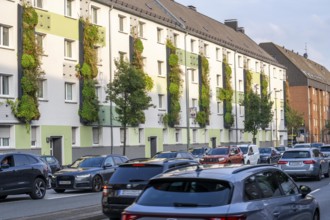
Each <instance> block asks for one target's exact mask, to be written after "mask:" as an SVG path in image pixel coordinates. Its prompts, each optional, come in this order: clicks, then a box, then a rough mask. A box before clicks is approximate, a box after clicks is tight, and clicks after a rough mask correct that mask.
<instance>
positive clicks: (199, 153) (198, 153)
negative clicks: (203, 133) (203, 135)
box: [190, 147, 210, 161]
mask: <svg viewBox="0 0 330 220" xmlns="http://www.w3.org/2000/svg"><path fill="white" fill-rule="evenodd" d="M209 150H210V148H209V147H199V148H194V149H192V150H191V151H190V153H191V154H192V155H193V156H194V158H195V159H196V160H197V161H199V160H200V159H201V158H202V157H203V156H205V154H206V153H207V152H208V151H209Z"/></svg>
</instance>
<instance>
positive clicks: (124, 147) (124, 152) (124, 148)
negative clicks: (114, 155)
mask: <svg viewBox="0 0 330 220" xmlns="http://www.w3.org/2000/svg"><path fill="white" fill-rule="evenodd" d="M125 155H126V124H125V125H124V144H123V156H125Z"/></svg>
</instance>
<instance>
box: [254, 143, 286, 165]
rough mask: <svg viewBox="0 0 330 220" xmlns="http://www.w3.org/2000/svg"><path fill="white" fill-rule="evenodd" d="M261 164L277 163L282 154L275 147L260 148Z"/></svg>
mask: <svg viewBox="0 0 330 220" xmlns="http://www.w3.org/2000/svg"><path fill="white" fill-rule="evenodd" d="M259 152H260V163H268V164H271V163H277V161H278V160H279V159H280V157H281V153H280V152H278V151H277V150H276V149H275V148H274V147H260V148H259Z"/></svg>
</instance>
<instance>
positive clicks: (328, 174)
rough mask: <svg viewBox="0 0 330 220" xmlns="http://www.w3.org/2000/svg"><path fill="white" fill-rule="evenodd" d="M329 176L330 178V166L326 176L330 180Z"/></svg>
mask: <svg viewBox="0 0 330 220" xmlns="http://www.w3.org/2000/svg"><path fill="white" fill-rule="evenodd" d="M329 176H330V166H329V167H328V172H326V173H325V174H324V177H325V178H329Z"/></svg>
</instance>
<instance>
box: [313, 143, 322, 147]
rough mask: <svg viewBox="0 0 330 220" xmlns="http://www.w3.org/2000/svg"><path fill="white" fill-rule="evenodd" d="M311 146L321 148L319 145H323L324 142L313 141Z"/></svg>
mask: <svg viewBox="0 0 330 220" xmlns="http://www.w3.org/2000/svg"><path fill="white" fill-rule="evenodd" d="M311 146H312V147H316V148H319V147H321V146H323V143H312V144H311Z"/></svg>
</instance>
